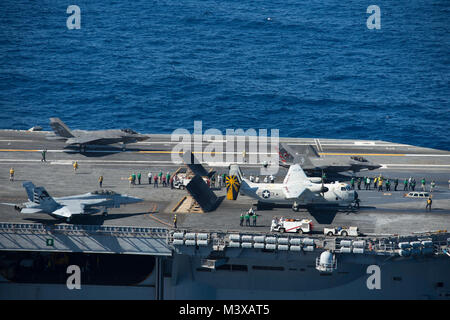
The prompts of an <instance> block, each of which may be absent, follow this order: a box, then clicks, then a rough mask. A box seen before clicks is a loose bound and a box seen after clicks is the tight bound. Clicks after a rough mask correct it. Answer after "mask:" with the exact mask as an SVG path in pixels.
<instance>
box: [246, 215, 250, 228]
mask: <svg viewBox="0 0 450 320" xmlns="http://www.w3.org/2000/svg"><path fill="white" fill-rule="evenodd" d="M245 225H246V226H250V215H249V213H248V212H247V213H246V214H245Z"/></svg>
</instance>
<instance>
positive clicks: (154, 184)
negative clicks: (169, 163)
mask: <svg viewBox="0 0 450 320" xmlns="http://www.w3.org/2000/svg"><path fill="white" fill-rule="evenodd" d="M153 188H158V176H156V175H155V177H154V178H153Z"/></svg>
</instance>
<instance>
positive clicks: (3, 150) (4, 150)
mask: <svg viewBox="0 0 450 320" xmlns="http://www.w3.org/2000/svg"><path fill="white" fill-rule="evenodd" d="M0 151H2V152H8V151H29V152H38V151H41V150H30V149H0Z"/></svg>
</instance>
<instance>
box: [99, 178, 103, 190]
mask: <svg viewBox="0 0 450 320" xmlns="http://www.w3.org/2000/svg"><path fill="white" fill-rule="evenodd" d="M98 185H99V186H100V189H101V188H102V185H103V176H100V177H98Z"/></svg>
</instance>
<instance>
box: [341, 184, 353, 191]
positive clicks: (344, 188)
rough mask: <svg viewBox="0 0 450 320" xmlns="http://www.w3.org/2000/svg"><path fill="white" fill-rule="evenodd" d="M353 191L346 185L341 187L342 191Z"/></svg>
mask: <svg viewBox="0 0 450 320" xmlns="http://www.w3.org/2000/svg"><path fill="white" fill-rule="evenodd" d="M351 190H352V188H350V186H349V185H346V186H345V187H342V186H341V191H351Z"/></svg>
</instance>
